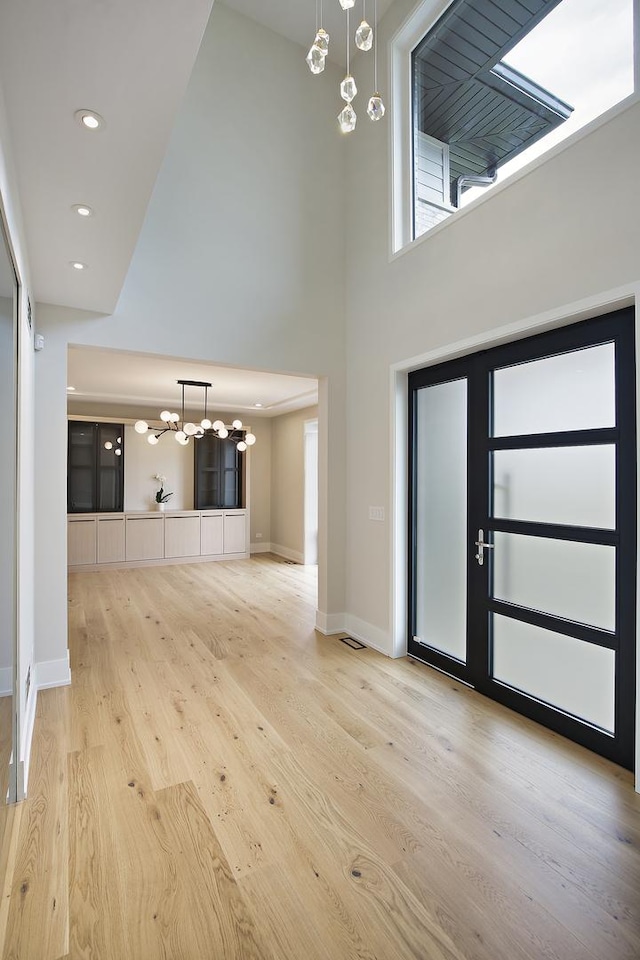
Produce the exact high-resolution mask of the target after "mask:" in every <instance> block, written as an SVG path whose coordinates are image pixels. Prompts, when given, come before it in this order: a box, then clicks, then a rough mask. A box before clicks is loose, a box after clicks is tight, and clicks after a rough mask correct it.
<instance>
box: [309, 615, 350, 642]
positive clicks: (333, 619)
mask: <svg viewBox="0 0 640 960" xmlns="http://www.w3.org/2000/svg"><path fill="white" fill-rule="evenodd" d="M344 621H345V617H344V613H324V611H323V610H316V630H317V631H318V632H319V633H323V634H324V635H325V637H331V636H332V635H333V634H334V633H346V630H345V628H344Z"/></svg>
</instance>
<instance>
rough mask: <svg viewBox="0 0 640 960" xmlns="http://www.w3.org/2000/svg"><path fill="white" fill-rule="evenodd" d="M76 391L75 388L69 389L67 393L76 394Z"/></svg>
mask: <svg viewBox="0 0 640 960" xmlns="http://www.w3.org/2000/svg"><path fill="white" fill-rule="evenodd" d="M75 389H76V388H75V387H67V393H74V392H75Z"/></svg>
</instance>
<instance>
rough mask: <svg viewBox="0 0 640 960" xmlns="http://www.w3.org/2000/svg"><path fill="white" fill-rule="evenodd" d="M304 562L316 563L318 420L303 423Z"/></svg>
mask: <svg viewBox="0 0 640 960" xmlns="http://www.w3.org/2000/svg"><path fill="white" fill-rule="evenodd" d="M304 562H305V564H317V563H318V421H317V420H307V421H305V425H304Z"/></svg>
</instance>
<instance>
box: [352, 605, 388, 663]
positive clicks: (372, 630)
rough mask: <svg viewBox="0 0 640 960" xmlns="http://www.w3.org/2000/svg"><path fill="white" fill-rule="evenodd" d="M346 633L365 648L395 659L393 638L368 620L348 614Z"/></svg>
mask: <svg viewBox="0 0 640 960" xmlns="http://www.w3.org/2000/svg"><path fill="white" fill-rule="evenodd" d="M344 632H345V633H348V634H349V636H350V637H353V639H354V640H359V641H360V643H364V644H365V646H367V647H371V648H372V649H373V650H377V651H378V653H383V654H384V655H385V657H393V652H392V651H393V644H392V642H391V637H390V636H389V634H388V633H387V632H386V631H385V630H381V629H380V627H374V625H373V624H372V623H367V621H366V620H360V619H359V617H354V616H353V614H351V613H347V614H345V617H344Z"/></svg>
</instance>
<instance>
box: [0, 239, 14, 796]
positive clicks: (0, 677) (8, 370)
mask: <svg viewBox="0 0 640 960" xmlns="http://www.w3.org/2000/svg"><path fill="white" fill-rule="evenodd" d="M7 273H8V271H7V270H6V268H5V249H4V240H3V238H2V236H1V235H0V278H1V279H2V281H4V280H5V276H6V274H7ZM4 286H5V285H4V282H2V287H1V289H0V292H1V293H8V290H5V289H4ZM14 326H15V321H14V306H13V298H11V297H7V296H0V365H1V366H0V410H3V411H6V412H7V413H6V416H5V417H3V420H4V423H5V429H6V430H7V438H6V445H7V447H8V448H9V449H10V448H11V446H12V445H13V444H14V443H15V431H14V429H13V426H12V425H13V423H14V422H15V378H16V371H15V345H14V336H15V330H14ZM15 469H16V466H15V461H14V458H13V456H12V455H9V456H3V457H2V458H1V459H0V490H2V492H3V502H2V504H1V505H0V543H2V544H3V549H2V551H0V610H2V611H3V615H2V617H0V697H5V696H11V695H13V661H14V656H15V654H14V648H15V636H14V632H15V623H14V617H13V615H12V613H11V611H12V610H13V606H14V603H15V562H16V558H15V555H14V549H13V543H14V540H15V535H14V527H15V509H14V498H15V495H16V489H15V484H16V478H15ZM2 800H3V798H2V797H0V802H2Z"/></svg>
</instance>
